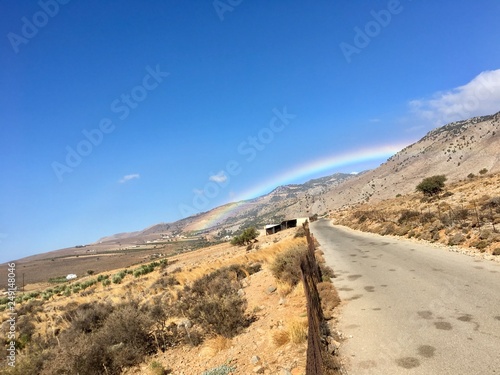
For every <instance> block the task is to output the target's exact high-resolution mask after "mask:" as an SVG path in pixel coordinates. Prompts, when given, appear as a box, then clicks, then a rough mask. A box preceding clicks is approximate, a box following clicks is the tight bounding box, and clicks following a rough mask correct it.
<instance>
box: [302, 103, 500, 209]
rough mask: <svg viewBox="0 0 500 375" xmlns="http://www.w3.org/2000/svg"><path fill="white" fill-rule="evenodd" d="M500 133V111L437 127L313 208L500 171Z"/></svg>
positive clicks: (334, 190)
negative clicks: (426, 181) (427, 180)
mask: <svg viewBox="0 0 500 375" xmlns="http://www.w3.org/2000/svg"><path fill="white" fill-rule="evenodd" d="M499 136H500V112H499V113H497V114H495V115H491V116H483V117H475V118H472V119H469V120H466V121H459V122H454V123H451V124H448V125H445V126H443V127H440V128H438V129H435V130H432V131H431V132H429V133H428V134H427V135H426V136H425V137H423V138H422V139H421V140H420V141H418V142H416V143H414V144H412V145H409V146H408V147H406V148H404V149H403V150H401V151H400V152H398V153H397V154H396V155H394V156H392V157H391V158H389V159H388V160H387V162H385V163H383V164H382V165H381V166H380V167H378V168H376V169H374V170H371V171H368V172H367V173H364V174H362V175H359V176H356V177H355V178H352V179H350V180H349V181H346V182H345V183H344V184H342V185H340V186H336V187H333V188H332V189H330V190H329V191H327V192H326V193H325V194H324V195H323V196H322V197H321V204H322V205H321V206H317V205H313V207H312V209H313V210H314V211H316V212H321V211H322V210H323V206H327V207H328V209H329V210H334V209H338V208H340V207H344V206H348V205H352V204H357V203H365V202H374V201H381V200H383V199H387V198H393V197H395V196H396V195H397V194H406V193H411V192H413V191H414V189H415V186H416V185H417V183H418V182H420V180H422V179H423V178H424V177H427V176H429V175H437V174H445V175H446V177H447V178H448V181H449V182H455V181H458V180H460V179H464V178H466V177H467V175H469V174H470V173H474V174H477V173H478V172H479V170H481V169H483V168H486V169H487V170H488V171H490V172H498V171H500V153H499V152H498V150H499V149H500V137H499ZM297 210H299V208H297Z"/></svg>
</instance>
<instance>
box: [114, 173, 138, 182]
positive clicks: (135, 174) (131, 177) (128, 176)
mask: <svg viewBox="0 0 500 375" xmlns="http://www.w3.org/2000/svg"><path fill="white" fill-rule="evenodd" d="M140 177H141V175H140V174H138V173H134V174H128V175H125V176H123V177H122V178H121V180H120V181H118V182H119V183H120V184H124V183H125V182H128V181H130V180H135V179H136V178H140Z"/></svg>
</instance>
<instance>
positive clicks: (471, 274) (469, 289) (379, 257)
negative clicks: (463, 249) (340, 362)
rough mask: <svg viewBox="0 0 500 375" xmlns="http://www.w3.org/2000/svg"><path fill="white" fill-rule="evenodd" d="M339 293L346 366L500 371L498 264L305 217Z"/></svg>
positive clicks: (353, 371)
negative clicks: (308, 219) (311, 220)
mask: <svg viewBox="0 0 500 375" xmlns="http://www.w3.org/2000/svg"><path fill="white" fill-rule="evenodd" d="M311 231H312V232H313V234H314V236H315V237H316V239H317V240H318V241H319V243H320V244H321V250H322V251H323V252H324V253H325V259H326V262H327V264H328V265H330V266H331V267H332V268H333V269H334V271H335V274H336V276H337V277H336V278H335V279H333V282H334V285H335V286H336V288H337V290H338V291H339V295H340V297H341V299H342V300H343V301H344V302H343V306H342V307H341V312H340V314H341V316H340V319H339V326H338V327H339V330H340V331H341V332H342V333H343V334H344V335H345V336H347V339H346V341H344V342H343V343H342V346H341V355H342V356H343V357H344V358H345V360H346V361H347V362H348V373H349V374H350V375H358V374H370V375H374V374H384V375H392V374H412V375H413V374H425V375H432V374H453V375H457V374H464V375H465V374H467V375H472V374H474V375H475V374H478V375H488V374H497V375H500V264H499V263H496V262H492V261H488V260H481V259H475V258H473V257H470V256H467V255H463V254H460V253H454V252H449V251H447V250H445V249H439V248H435V247H432V246H428V245H425V244H420V243H415V242H413V241H409V240H403V239H394V238H387V237H382V236H378V235H375V234H370V233H361V232H357V231H353V230H350V229H347V228H343V227H334V226H332V225H331V224H330V222H329V221H327V220H320V221H317V222H315V223H312V225H311Z"/></svg>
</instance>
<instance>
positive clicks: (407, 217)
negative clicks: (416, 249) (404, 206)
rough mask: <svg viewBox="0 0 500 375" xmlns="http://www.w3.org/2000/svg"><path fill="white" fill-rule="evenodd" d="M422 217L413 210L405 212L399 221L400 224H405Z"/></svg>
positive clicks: (402, 212)
mask: <svg viewBox="0 0 500 375" xmlns="http://www.w3.org/2000/svg"><path fill="white" fill-rule="evenodd" d="M419 216H420V212H418V211H413V210H403V211H401V214H400V216H399V219H398V224H400V225H401V224H405V223H408V222H411V221H414V220H416V219H417V218H418V217H419Z"/></svg>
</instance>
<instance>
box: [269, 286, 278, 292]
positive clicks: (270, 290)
mask: <svg viewBox="0 0 500 375" xmlns="http://www.w3.org/2000/svg"><path fill="white" fill-rule="evenodd" d="M276 289H278V288H276V285H271V286H270V287H269V288H267V290H266V292H267V293H268V294H271V293H274V292H276Z"/></svg>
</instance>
